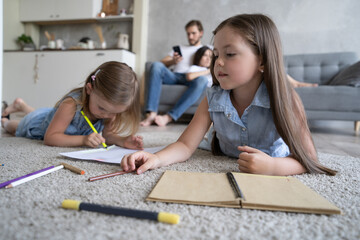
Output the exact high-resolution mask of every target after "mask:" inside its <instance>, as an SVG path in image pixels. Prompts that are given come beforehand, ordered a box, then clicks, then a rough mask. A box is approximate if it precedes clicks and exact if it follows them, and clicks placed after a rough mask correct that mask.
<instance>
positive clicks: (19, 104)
mask: <svg viewBox="0 0 360 240" xmlns="http://www.w3.org/2000/svg"><path fill="white" fill-rule="evenodd" d="M32 111H34V108H33V107H31V106H29V105H27V103H26V102H24V100H22V99H21V98H16V99H15V100H14V102H13V103H12V104H10V105H9V106H8V107H7V108H5V110H4V111H3V112H2V116H8V115H9V114H11V113H15V112H24V113H26V114H28V113H30V112H32Z"/></svg>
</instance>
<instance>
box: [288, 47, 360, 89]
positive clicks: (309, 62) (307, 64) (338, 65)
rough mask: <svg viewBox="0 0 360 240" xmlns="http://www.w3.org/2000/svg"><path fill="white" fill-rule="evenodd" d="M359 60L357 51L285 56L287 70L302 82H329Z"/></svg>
mask: <svg viewBox="0 0 360 240" xmlns="http://www.w3.org/2000/svg"><path fill="white" fill-rule="evenodd" d="M356 61H358V57H357V54H356V53H355V52H338V53H313V54H295V55H286V56H284V64H285V70H286V71H287V73H288V74H289V75H290V76H291V77H293V78H294V79H296V80H297V81H301V82H308V83H318V84H319V85H322V84H327V83H328V82H329V80H330V79H331V78H332V77H333V76H335V75H336V74H337V73H338V72H339V71H342V70H343V69H345V68H347V67H348V66H350V65H351V64H354V63H355V62H356Z"/></svg>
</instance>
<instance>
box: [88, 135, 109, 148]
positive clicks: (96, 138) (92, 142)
mask: <svg viewBox="0 0 360 240" xmlns="http://www.w3.org/2000/svg"><path fill="white" fill-rule="evenodd" d="M104 142H105V138H103V136H101V135H100V134H99V133H91V134H90V135H87V136H85V140H84V145H86V146H89V147H92V148H95V147H97V146H99V144H101V143H104Z"/></svg>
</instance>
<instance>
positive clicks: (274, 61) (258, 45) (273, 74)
mask: <svg viewBox="0 0 360 240" xmlns="http://www.w3.org/2000/svg"><path fill="white" fill-rule="evenodd" d="M225 26H228V27H230V28H232V29H233V30H234V31H235V32H237V33H239V34H240V35H241V36H242V37H243V38H244V39H245V40H247V41H248V43H249V44H250V46H251V47H252V50H253V52H254V54H255V55H257V56H259V57H260V59H261V61H262V65H263V66H264V73H263V81H264V82H265V84H266V87H267V91H268V94H269V98H270V106H271V111H272V115H273V120H274V123H275V126H276V129H277V131H278V133H279V135H280V136H281V137H282V139H283V140H284V142H285V143H286V144H287V146H288V147H289V149H290V152H291V154H292V157H294V158H295V159H296V160H297V161H299V162H300V163H301V165H302V166H303V167H304V168H305V169H306V170H307V172H309V173H325V174H328V175H335V174H336V171H334V170H332V169H329V168H327V167H325V166H323V165H321V164H320V163H319V162H318V161H317V156H316V155H315V156H314V155H311V154H310V153H309V152H308V151H307V150H306V148H305V146H306V145H307V144H309V143H307V142H306V139H311V141H313V140H312V137H311V134H310V130H309V127H308V124H307V120H306V115H305V110H304V107H303V104H302V102H301V99H300V97H299V96H298V95H297V93H296V92H295V90H294V89H293V88H292V86H291V85H290V83H289V81H288V80H287V77H286V72H285V69H284V61H283V54H282V49H281V40H280V35H279V32H278V30H277V28H276V26H275V24H274V23H273V21H272V20H271V19H270V18H269V17H267V16H264V15H262V14H242V15H236V16H233V17H231V18H228V19H226V20H225V21H223V22H222V23H221V24H220V25H219V26H218V27H217V28H216V29H215V30H214V31H213V33H214V36H215V35H216V33H217V32H219V31H220V30H221V29H222V28H223V27H225ZM214 65H215V59H214V58H213V60H212V63H211V73H212V77H213V82H214V85H219V82H218V81H217V79H216V77H215V75H214ZM312 144H313V142H312Z"/></svg>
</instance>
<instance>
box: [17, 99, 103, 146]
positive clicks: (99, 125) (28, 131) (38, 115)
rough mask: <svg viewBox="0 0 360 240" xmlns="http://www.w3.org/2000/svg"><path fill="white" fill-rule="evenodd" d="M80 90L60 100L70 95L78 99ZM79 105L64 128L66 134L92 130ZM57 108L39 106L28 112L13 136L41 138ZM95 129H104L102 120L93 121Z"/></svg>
mask: <svg viewBox="0 0 360 240" xmlns="http://www.w3.org/2000/svg"><path fill="white" fill-rule="evenodd" d="M80 95H81V94H80V92H73V93H69V94H68V95H67V96H65V97H64V98H63V99H62V100H61V101H63V100H64V99H65V98H67V97H71V98H73V99H74V100H77V99H79V97H80ZM81 108H82V106H81V105H77V106H76V113H75V116H74V118H73V120H72V121H71V123H70V124H69V126H68V127H67V129H66V130H65V134H67V135H89V134H91V133H92V132H93V131H92V129H91V128H90V126H89V125H88V123H87V122H86V120H85V119H84V117H83V116H82V115H81V112H80V111H81ZM56 110H57V108H39V109H37V110H35V111H33V112H31V113H29V114H27V115H26V116H25V117H24V118H23V119H22V120H21V121H20V123H19V125H18V127H17V129H16V133H15V136H17V137H26V138H31V139H39V140H43V139H44V136H45V133H46V130H47V128H48V126H49V124H50V122H51V120H52V119H53V117H54V114H55V112H56ZM93 125H94V127H95V129H96V130H97V131H98V132H99V133H100V132H101V131H102V130H103V129H104V124H103V120H102V119H99V120H98V121H96V122H95V123H93Z"/></svg>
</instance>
